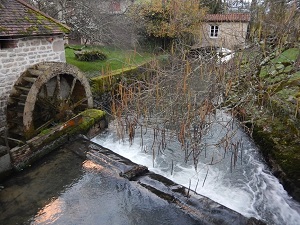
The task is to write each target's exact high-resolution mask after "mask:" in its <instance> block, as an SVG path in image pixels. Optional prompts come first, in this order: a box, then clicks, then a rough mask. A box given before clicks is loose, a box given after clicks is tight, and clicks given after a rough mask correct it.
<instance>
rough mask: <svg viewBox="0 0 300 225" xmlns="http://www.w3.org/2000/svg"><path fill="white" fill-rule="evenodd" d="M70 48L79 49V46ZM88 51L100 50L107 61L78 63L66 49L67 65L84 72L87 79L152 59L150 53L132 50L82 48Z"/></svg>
mask: <svg viewBox="0 0 300 225" xmlns="http://www.w3.org/2000/svg"><path fill="white" fill-rule="evenodd" d="M71 47H74V48H81V46H71ZM88 49H98V50H101V51H102V52H103V53H105V54H106V55H107V59H106V60H104V61H94V62H84V61H78V60H76V59H75V55H74V51H75V50H73V49H71V48H66V60H67V63H69V64H72V65H75V66H77V67H78V68H79V69H80V70H81V71H83V72H86V74H87V76H88V77H95V76H99V75H101V74H102V73H104V72H105V71H111V70H118V69H122V68H128V67H131V66H137V65H140V64H142V63H144V62H147V61H149V60H151V59H152V58H153V55H152V54H151V53H147V52H136V51H134V50H121V49H117V48H113V47H99V46H89V47H86V48H84V50H88Z"/></svg>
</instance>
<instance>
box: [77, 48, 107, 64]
mask: <svg viewBox="0 0 300 225" xmlns="http://www.w3.org/2000/svg"><path fill="white" fill-rule="evenodd" d="M74 54H75V58H76V59H77V60H79V61H87V62H90V61H96V60H101V61H104V60H105V59H107V56H106V54H104V53H103V52H101V51H100V50H84V51H76V52H74Z"/></svg>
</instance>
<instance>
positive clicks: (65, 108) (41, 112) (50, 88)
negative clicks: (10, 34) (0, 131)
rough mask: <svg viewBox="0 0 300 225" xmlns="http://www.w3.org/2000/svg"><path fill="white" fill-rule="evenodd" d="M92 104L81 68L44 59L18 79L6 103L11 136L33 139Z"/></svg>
mask: <svg viewBox="0 0 300 225" xmlns="http://www.w3.org/2000/svg"><path fill="white" fill-rule="evenodd" d="M92 107H93V98H92V93H91V90H90V86H89V82H88V80H87V79H86V77H85V76H84V75H83V74H82V73H81V72H80V71H79V70H78V68H76V67H74V66H72V65H69V64H66V63H60V62H43V63H39V64H36V65H34V66H32V67H30V68H28V69H27V70H26V71H25V72H24V73H23V74H21V76H20V77H19V79H18V80H17V82H16V83H15V85H14V87H13V90H12V92H11V94H10V97H9V101H8V105H7V123H8V135H9V137H11V138H13V139H16V140H26V139H30V138H32V137H33V136H35V135H36V134H38V133H39V132H40V131H42V130H44V129H46V128H48V127H50V126H53V125H55V124H57V123H61V122H64V121H66V120H68V119H70V118H71V117H73V116H74V115H75V114H77V113H79V112H81V111H83V110H85V109H87V108H92Z"/></svg>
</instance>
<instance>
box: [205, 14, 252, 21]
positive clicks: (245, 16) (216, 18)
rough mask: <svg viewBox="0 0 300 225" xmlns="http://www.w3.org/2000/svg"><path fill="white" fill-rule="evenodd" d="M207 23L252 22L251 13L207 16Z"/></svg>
mask: <svg viewBox="0 0 300 225" xmlns="http://www.w3.org/2000/svg"><path fill="white" fill-rule="evenodd" d="M205 21H208V22H250V14H249V13H230V14H207V15H206V16H205Z"/></svg>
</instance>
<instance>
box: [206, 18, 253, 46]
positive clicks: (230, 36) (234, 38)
mask: <svg viewBox="0 0 300 225" xmlns="http://www.w3.org/2000/svg"><path fill="white" fill-rule="evenodd" d="M211 25H217V26H219V32H218V37H210V26H211ZM247 29H248V23H242V22H241V23H239V22H231V23H229V22H222V23H214V22H211V23H205V24H203V26H202V36H201V39H200V46H201V47H207V46H217V47H223V48H228V49H231V50H234V49H235V48H239V47H243V46H244V45H245V41H246V35H247Z"/></svg>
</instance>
